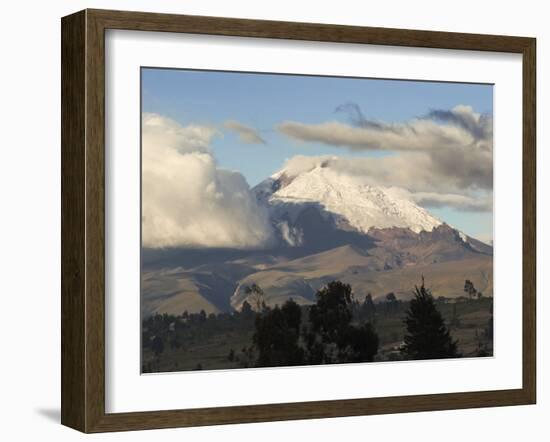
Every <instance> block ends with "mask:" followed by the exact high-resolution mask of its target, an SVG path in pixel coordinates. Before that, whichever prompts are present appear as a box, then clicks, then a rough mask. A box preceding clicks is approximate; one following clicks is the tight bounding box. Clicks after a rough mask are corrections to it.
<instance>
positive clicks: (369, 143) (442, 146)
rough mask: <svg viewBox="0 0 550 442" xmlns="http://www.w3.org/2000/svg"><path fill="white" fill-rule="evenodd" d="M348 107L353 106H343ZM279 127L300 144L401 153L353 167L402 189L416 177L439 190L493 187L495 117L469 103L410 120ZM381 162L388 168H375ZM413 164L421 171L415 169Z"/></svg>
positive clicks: (289, 123) (291, 123)
mask: <svg viewBox="0 0 550 442" xmlns="http://www.w3.org/2000/svg"><path fill="white" fill-rule="evenodd" d="M349 108H350V105H348V106H347V107H346V108H345V109H348V110H349ZM339 109H340V108H339ZM353 109H354V108H353V106H352V110H353ZM278 130H279V131H280V132H282V133H283V134H285V135H287V136H288V137H291V138H293V139H295V140H298V141H301V142H314V143H323V144H327V145H330V146H334V147H342V148H346V149H348V150H351V151H388V152H399V155H394V156H392V157H388V158H387V159H384V160H380V161H378V162H376V161H372V160H371V159H369V160H368V162H360V165H358V166H354V165H353V164H350V167H351V168H354V167H355V168H356V169H357V168H361V169H362V168H365V167H366V168H367V171H370V172H372V173H374V174H377V175H379V176H380V175H384V176H392V177H393V178H395V179H397V180H398V181H400V182H402V181H404V179H406V180H407V185H405V186H403V187H406V188H409V189H410V188H412V187H415V186H418V185H419V184H418V183H417V182H416V180H418V179H420V181H421V183H422V184H420V186H422V185H424V184H426V183H431V185H432V186H436V189H438V188H440V187H441V188H460V189H486V190H490V189H492V186H493V136H492V119H491V118H490V117H488V116H484V115H481V114H478V113H476V112H474V111H473V109H472V108H471V107H469V106H462V105H460V106H456V107H455V108H453V109H451V110H448V111H447V110H434V111H431V112H430V113H429V114H428V115H427V116H426V117H424V118H417V119H414V120H411V121H409V122H406V123H386V122H380V121H370V120H366V119H364V118H363V116H362V114H361V113H359V114H358V115H355V117H354V119H353V124H352V125H350V124H345V123H341V122H337V121H329V122H324V123H320V124H304V123H300V122H294V121H286V122H283V123H281V124H280V125H279V126H278ZM353 161H354V162H355V160H353ZM367 163H368V164H367ZM369 165H372V167H370V166H369ZM380 166H386V167H383V168H382V169H381V170H376V169H377V168H378V167H380ZM390 167H392V168H393V169H394V170H393V171H392V170H391V169H390ZM375 168H376V169H375ZM415 168H421V169H420V170H413V169H415ZM369 169H370V170H369ZM428 174H430V175H431V177H430V176H428ZM400 176H401V178H400Z"/></svg>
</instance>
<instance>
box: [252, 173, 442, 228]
mask: <svg viewBox="0 0 550 442" xmlns="http://www.w3.org/2000/svg"><path fill="white" fill-rule="evenodd" d="M254 191H255V192H256V195H257V198H258V200H259V201H260V202H262V203H263V204H265V205H267V206H269V207H270V208H271V210H272V213H273V216H274V217H275V218H278V217H280V216H282V214H287V216H289V217H290V218H291V219H293V218H295V217H296V215H297V213H299V211H300V210H301V208H303V207H304V206H308V205H311V204H315V205H318V206H319V207H320V208H322V209H323V210H324V211H326V212H327V213H330V214H332V216H333V217H334V218H335V219H336V222H337V223H338V224H339V225H340V226H341V227H342V228H348V229H354V230H357V231H359V232H361V233H368V231H369V230H370V229H372V228H379V229H384V228H390V227H405V228H409V229H411V230H412V231H413V232H416V233H419V232H421V231H432V230H433V228H434V227H437V226H439V225H441V224H442V222H441V221H440V220H438V219H437V218H435V217H434V216H432V215H431V214H430V213H428V211H426V210H425V209H423V208H421V207H419V206H418V205H416V204H415V203H414V202H412V201H409V200H407V199H404V198H403V197H401V196H399V194H398V193H397V192H395V191H393V190H392V189H389V188H383V187H378V186H372V185H370V184H367V183H366V182H365V181H364V179H361V178H360V177H354V176H350V175H343V174H340V173H338V172H337V171H334V170H332V169H330V168H328V167H324V166H323V163H321V164H319V165H317V166H316V167H314V168H312V169H311V170H308V171H306V172H302V173H300V174H298V175H290V174H289V173H288V171H286V170H285V169H283V170H282V171H280V172H277V173H276V174H275V175H273V176H272V177H270V178H268V179H267V180H265V181H263V182H262V183H260V184H258V185H257V186H256V187H255V188H254Z"/></svg>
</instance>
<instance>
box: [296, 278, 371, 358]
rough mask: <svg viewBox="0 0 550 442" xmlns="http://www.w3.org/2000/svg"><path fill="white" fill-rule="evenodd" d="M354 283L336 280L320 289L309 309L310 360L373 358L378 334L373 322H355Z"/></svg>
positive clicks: (308, 348) (306, 334) (306, 339)
mask: <svg viewBox="0 0 550 442" xmlns="http://www.w3.org/2000/svg"><path fill="white" fill-rule="evenodd" d="M353 303H354V301H353V294H352V291H351V286H350V285H349V284H344V283H342V282H340V281H332V282H330V283H329V284H328V285H327V286H326V287H323V288H322V289H321V290H319V291H318V292H317V303H316V304H315V305H313V306H311V308H310V310H309V322H310V327H311V328H310V330H309V331H307V332H306V333H305V339H304V340H305V342H306V347H307V350H308V355H307V356H308V361H309V362H310V363H313V364H322V363H337V362H367V361H372V360H373V359H374V356H375V355H376V353H377V352H378V336H377V335H376V333H375V332H374V329H373V328H372V325H370V324H365V325H362V326H354V325H352V323H351V322H352V316H353V315H352V307H353Z"/></svg>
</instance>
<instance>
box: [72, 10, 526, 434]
mask: <svg viewBox="0 0 550 442" xmlns="http://www.w3.org/2000/svg"><path fill="white" fill-rule="evenodd" d="M106 29H126V30H142V31H159V32H186V33H194V34H210V35H226V36H243V37H258V38H281V39H291V40H309V41H326V42H340V43H358V44H377V45H392V46H407V47H429V48H443V49H459V50H477V51H499V52H513V53H520V54H522V55H523V74H524V75H523V178H524V185H523V220H524V229H523V235H524V236H523V387H522V388H520V389H516V390H502V391H481V392H468V393H449V394H436V395H417V396H404V397H385V398H365V399H353V400H339V401H320V402H301V403H287V404H271V405H253V406H236V407H220V408H203V409H189V410H170V411H147V412H139V413H116V414H106V413H105V269H104V267H105V47H104V44H105V40H104V35H105V30H106ZM62 40H63V41H62V423H63V424H65V425H68V426H70V427H73V428H76V429H78V430H80V431H84V432H101V431H122V430H141V429H150V428H169V427H183V426H196V425H215V424H229V423H239V422H261V421H275V420H288V419H313V418H326V417H337V416H354V415H366V414H382V413H404V412H413V411H429V410H444V409H459V408H472V407H488V406H504V405H520V404H532V403H534V402H535V399H536V351H535V346H536V337H535V334H536V323H535V312H536V307H535V299H536V295H535V291H536V286H535V282H536V274H535V271H536V254H535V247H536V219H535V216H536V202H535V201H536V189H535V186H536V178H535V171H536V156H535V143H536V140H535V133H536V125H535V113H536V100H535V92H536V91H535V80H536V74H535V72H536V62H535V53H536V46H535V40H534V39H531V38H525V37H510V36H494V35H477V34H458V33H448V32H432V31H414V30H401V29H384V28H363V27H356V26H339V25H326V24H323V25H319V24H310V23H290V22H274V21H260V20H240V19H228V18H216V17H196V16H182V15H169V14H151V13H141V12H122V11H103V10H86V11H82V12H79V13H77V14H73V15H71V16H68V17H65V18H64V19H63V20H62Z"/></svg>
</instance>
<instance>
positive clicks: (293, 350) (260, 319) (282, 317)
mask: <svg viewBox="0 0 550 442" xmlns="http://www.w3.org/2000/svg"><path fill="white" fill-rule="evenodd" d="M301 315H302V312H301V310H300V306H299V305H298V304H296V302H294V301H293V300H292V299H289V300H287V301H286V302H285V303H284V304H283V306H282V307H281V308H279V306H276V307H275V308H273V309H270V310H265V311H264V313H263V314H261V315H258V316H256V324H255V325H256V331H255V333H254V336H253V338H252V339H253V342H254V346H255V347H256V349H257V352H258V357H257V361H256V365H257V366H259V367H273V366H281V365H299V364H302V363H303V361H304V350H303V348H301V347H300V346H299V343H298V341H299V338H300V322H301Z"/></svg>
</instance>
